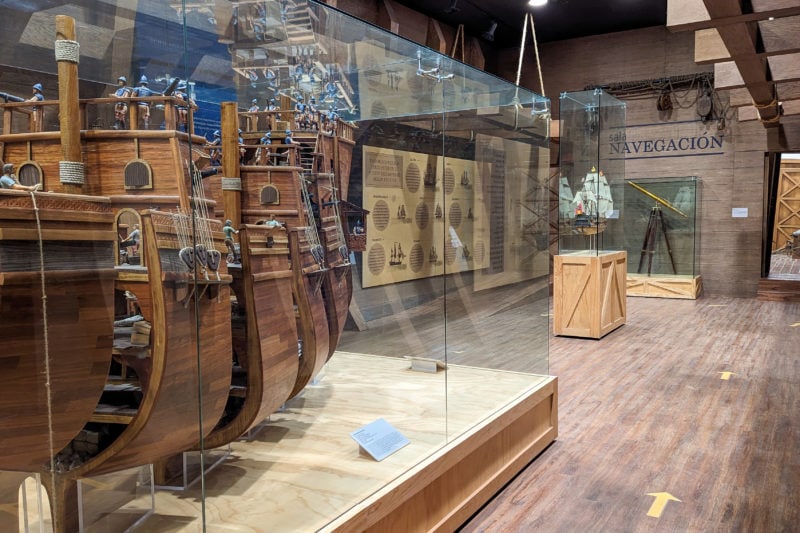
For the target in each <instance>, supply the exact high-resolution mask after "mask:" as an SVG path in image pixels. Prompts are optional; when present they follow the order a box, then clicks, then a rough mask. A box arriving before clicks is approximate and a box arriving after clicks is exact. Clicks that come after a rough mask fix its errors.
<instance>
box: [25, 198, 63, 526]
mask: <svg viewBox="0 0 800 533" xmlns="http://www.w3.org/2000/svg"><path fill="white" fill-rule="evenodd" d="M31 202H33V214H34V215H35V216H36V233H37V235H38V237H39V278H40V279H41V283H42V329H43V330H44V375H45V382H44V388H45V393H46V394H47V441H48V448H49V449H50V482H51V487H55V486H56V454H55V450H54V449H53V447H54V446H55V443H54V442H53V391H52V389H51V387H50V377H51V376H50V342H49V340H48V339H49V330H48V323H47V290H46V285H45V275H44V272H45V271H44V239H43V238H42V221H41V219H40V218H39V206H38V205H36V191H31ZM51 501H52V506H53V516H56V511H57V505H58V498H52V499H51Z"/></svg>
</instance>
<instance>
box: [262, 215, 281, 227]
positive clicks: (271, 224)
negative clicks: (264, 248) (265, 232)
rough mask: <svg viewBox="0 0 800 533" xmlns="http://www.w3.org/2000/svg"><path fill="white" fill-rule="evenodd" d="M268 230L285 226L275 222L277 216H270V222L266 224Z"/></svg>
mask: <svg viewBox="0 0 800 533" xmlns="http://www.w3.org/2000/svg"><path fill="white" fill-rule="evenodd" d="M264 225H265V226H267V227H268V228H283V227H285V224H284V223H283V222H281V221H279V220H275V215H270V216H269V220H267V221H266V222H265V223H264Z"/></svg>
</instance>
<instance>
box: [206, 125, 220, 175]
mask: <svg viewBox="0 0 800 533" xmlns="http://www.w3.org/2000/svg"><path fill="white" fill-rule="evenodd" d="M213 135H214V140H212V141H211V142H210V143H208V144H209V146H219V145H220V144H222V137H221V136H220V133H219V130H216V131H215V132H214V134H213ZM209 157H210V158H211V164H212V165H213V166H215V167H218V166H220V165H221V164H222V150H221V149H220V148H212V149H211V151H210V152H209Z"/></svg>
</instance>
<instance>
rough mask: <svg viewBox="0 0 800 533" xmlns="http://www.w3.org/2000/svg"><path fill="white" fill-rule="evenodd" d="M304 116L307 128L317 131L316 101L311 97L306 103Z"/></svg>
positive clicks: (317, 114) (317, 111)
mask: <svg viewBox="0 0 800 533" xmlns="http://www.w3.org/2000/svg"><path fill="white" fill-rule="evenodd" d="M306 116H307V117H308V121H307V122H308V127H309V128H310V129H312V130H315V131H319V109H317V101H316V99H315V98H314V97H313V96H312V97H311V100H310V101H309V103H308V109H306Z"/></svg>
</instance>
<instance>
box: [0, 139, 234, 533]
mask: <svg viewBox="0 0 800 533" xmlns="http://www.w3.org/2000/svg"><path fill="white" fill-rule="evenodd" d="M195 143H199V141H198V140H195ZM81 144H82V147H83V152H84V154H85V164H86V168H87V183H86V185H84V186H83V187H82V190H83V191H85V192H87V193H89V194H90V195H91V196H97V199H96V201H97V202H101V201H104V202H105V203H106V205H107V206H108V207H107V209H108V214H107V215H106V216H107V227H106V233H105V234H103V235H102V236H101V237H102V238H101V237H98V236H97V235H94V234H93V233H100V232H98V231H95V232H92V231H91V230H92V228H91V227H90V226H89V225H88V222H90V221H92V220H94V219H93V217H95V215H94V214H92V213H91V212H90V211H89V210H88V209H86V210H85V211H84V212H82V213H78V214H74V213H71V212H67V211H63V210H62V212H61V213H60V214H54V215H53V216H52V220H51V221H49V223H52V224H54V226H56V227H64V226H65V225H68V224H69V223H70V222H71V221H73V222H74V223H75V224H76V225H78V226H80V228H82V230H81V231H85V232H86V233H85V235H86V237H85V238H89V239H90V240H95V241H98V243H99V244H98V246H99V245H100V244H104V245H105V248H104V250H105V252H104V253H105V256H104V259H105V264H106V265H107V266H109V267H113V264H114V261H115V259H114V258H115V255H116V254H118V253H119V250H118V249H116V248H115V246H114V241H115V240H116V239H117V232H115V231H113V230H112V228H113V226H112V225H111V224H113V221H114V220H115V218H116V219H117V221H118V222H119V217H120V216H121V215H120V214H121V213H123V212H125V213H127V214H128V215H129V216H134V217H136V218H137V220H139V223H140V226H141V233H142V236H143V238H142V244H141V263H139V264H133V265H118V266H117V267H116V269H115V270H114V269H113V268H112V269H111V270H110V273H109V272H105V273H104V274H106V277H103V279H102V283H100V284H99V285H98V283H99V282H97V281H93V282H92V283H94V285H91V284H88V285H87V283H89V282H88V281H87V282H86V283H83V285H81V283H79V281H80V280H75V279H71V278H70V277H69V275H68V274H69V272H68V271H65V272H63V273H62V272H55V273H54V275H52V276H51V275H49V273H48V279H49V280H50V283H49V284H48V285H47V286H46V290H47V296H48V304H49V305H50V306H52V309H53V313H54V314H53V316H54V317H56V318H59V317H58V315H57V314H55V313H61V314H66V315H70V314H72V315H73V316H72V323H71V324H70V325H69V329H68V330H67V329H65V327H64V326H60V325H59V323H58V321H55V324H54V328H55V330H54V331H58V332H60V333H61V334H62V338H63V339H71V338H73V337H75V336H76V335H77V334H76V331H79V332H80V331H82V332H84V334H85V335H91V336H92V337H91V338H92V339H93V345H92V347H91V349H86V350H85V354H84V357H86V358H88V361H90V362H91V365H90V366H91V372H89V373H90V377H91V380H89V381H90V383H89V381H87V380H88V379H89V378H87V377H85V376H83V374H86V373H87V371H86V370H85V367H86V362H79V363H75V362H73V364H72V366H71V368H70V369H69V370H68V371H66V370H63V369H61V368H60V366H57V367H56V368H55V372H56V374H55V375H54V379H52V380H51V383H52V384H53V386H54V387H55V390H56V391H60V389H62V388H63V389H64V390H65V391H68V392H64V393H61V392H58V394H59V397H58V399H59V401H60V402H63V403H59V404H58V405H59V406H60V407H59V409H62V410H64V411H70V412H69V414H67V415H65V416H61V413H59V412H56V413H55V414H56V415H57V416H56V417H54V419H55V418H63V419H64V420H65V421H64V422H61V421H60V420H59V421H58V424H61V425H63V428H62V427H60V426H59V427H58V432H57V433H54V435H56V436H57V442H56V441H55V439H54V444H53V445H52V446H50V445H49V444H48V442H47V440H48V439H47V435H48V434H49V432H48V428H47V427H46V426H42V422H41V420H42V416H41V414H39V415H38V416H39V418H38V419H36V418H34V421H36V422H37V424H38V427H36V428H34V429H35V431H34V429H32V430H31V431H30V432H29V433H24V432H22V433H21V434H20V437H19V438H10V440H9V441H8V442H7V444H8V448H9V449H10V451H9V453H8V454H7V455H6V456H7V457H8V458H9V460H8V464H6V463H3V467H4V468H9V469H14V470H31V471H34V472H36V471H38V472H40V473H41V474H42V479H43V482H44V483H45V486H46V487H47V488H48V495H49V497H50V501H51V509H52V510H53V520H54V527H55V530H56V531H72V530H74V529H75V528H76V527H77V526H76V524H77V514H76V513H77V507H76V505H75V497H76V481H77V479H79V478H81V477H85V476H91V475H96V474H103V473H108V472H113V471H118V470H122V469H126V468H130V467H133V466H138V465H143V464H148V463H152V462H154V461H156V460H157V459H158V458H160V457H164V456H168V455H173V454H176V453H179V452H181V451H184V450H188V449H192V448H193V447H194V446H195V445H196V443H197V442H199V441H201V440H202V438H203V437H205V436H207V435H208V434H209V433H210V432H211V431H212V430H213V428H214V427H215V425H216V424H217V422H218V421H219V419H220V417H221V416H222V413H223V410H224V408H225V404H226V401H227V399H228V395H229V390H230V383H231V364H230V361H231V359H230V357H231V356H230V354H231V342H230V338H231V320H230V292H229V287H230V281H231V279H230V276H229V275H228V274H227V269H226V268H225V264H224V261H222V265H221V267H220V269H219V271H218V272H217V273H211V274H210V279H208V280H207V279H206V278H205V275H204V274H197V273H196V272H195V271H194V270H192V269H190V268H189V267H188V266H187V264H186V263H185V262H184V261H182V260H181V259H180V258H179V251H180V250H181V248H182V247H185V246H182V244H181V242H180V241H181V237H183V239H184V240H186V239H187V238H188V239H190V240H191V231H189V232H188V233H186V232H185V231H184V233H186V234H185V235H181V233H180V231H179V229H178V228H177V227H176V218H175V216H174V215H172V214H170V211H175V210H176V209H179V208H181V209H182V210H183V211H184V212H189V208H190V206H191V205H193V204H197V203H198V201H195V202H192V201H191V200H190V198H189V190H190V188H191V185H190V179H189V177H188V171H187V170H186V169H187V164H186V163H187V161H188V159H189V153H190V150H189V138H188V136H187V135H186V134H183V133H179V132H176V131H174V130H172V131H170V130H167V131H147V132H138V131H119V132H113V131H104V130H93V131H83V132H81ZM3 148H4V153H3V156H4V157H5V158H6V160H12V161H15V160H16V161H19V160H25V158H26V157H27V154H28V153H33V154H35V162H36V164H37V165H38V166H39V167H40V168H41V169H42V175H43V176H45V177H47V176H57V175H58V162H59V160H60V159H61V153H60V146H59V143H58V134H57V133H52V134H51V133H38V134H35V135H34V136H31V135H6V136H3ZM134 160H135V161H138V162H142V161H144V162H146V163H147V166H148V167H149V169H150V173H151V177H152V183H151V184H149V185H148V186H147V187H142V188H141V190H136V188H135V187H129V186H127V184H126V182H125V180H123V179H121V177H120V176H121V174H123V169H124V168H125V166H126V164H128V163H129V162H130V161H134ZM45 188H47V189H52V190H56V191H65V190H67V187H65V186H64V185H62V184H60V183H59V182H58V181H56V180H55V179H50V180H46V181H45ZM15 194H16V196H18V197H19V193H15ZM48 195H49V193H46V194H39V193H37V195H36V196H37V199H38V198H39V197H43V198H44V197H47V196H48ZM25 196H29V195H22V198H24V197H25ZM57 196H64V197H68V198H76V197H77V198H80V196H76V195H67V194H61V195H57ZM200 203H202V200H200ZM211 207H212V208H213V206H211ZM149 208H154V209H156V210H149ZM182 216H184V217H185V215H182ZM202 222H204V223H205V224H207V225H209V226H210V230H211V233H212V234H213V238H214V242H213V244H212V245H211V248H214V249H216V250H217V251H218V252H220V253H221V251H222V250H224V245H223V242H222V241H223V236H222V232H221V229H222V225H221V224H220V223H219V222H218V221H216V220H208V219H204V220H203V221H202ZM192 224H193V223H192V222H190V221H188V220H187V221H185V224H184V226H186V227H191V226H192ZM117 229H118V230H119V227H118V228H117ZM34 231H35V230H34ZM53 231H55V230H53ZM55 234H58V233H57V232H56V233H55ZM184 245H185V243H184ZM75 255H76V256H78V255H79V254H75ZM25 256H26V257H27V256H31V254H30V253H26V254H25ZM32 257H36V256H32ZM117 257H118V255H117ZM73 261H74V258H73ZM197 268H199V267H197ZM108 274H110V275H108ZM217 274H219V277H217ZM32 276H33V274H31V279H33V278H32ZM16 277H19V276H16ZM94 277H97V275H96V274H95V275H94ZM3 278H4V280H5V279H8V280H9V281H13V280H14V279H15V276H11V277H9V276H5V274H4V276H3ZM196 278H197V280H196ZM5 285H6V283H5V281H4V289H3V302H2V304H3V305H4V306H5V305H9V306H14V307H16V306H17V305H21V304H22V302H23V301H24V295H23V294H22V293H19V294H18V293H17V292H6V290H5ZM9 287H13V284H9ZM28 292H29V293H31V294H29V295H28V297H27V302H28V304H27V305H28V308H29V309H31V310H32V311H35V310H36V305H32V304H31V300H32V298H34V299H35V298H36V294H37V292H38V291H37V290H36V289H35V288H33V287H29V288H28ZM126 293H127V294H129V295H134V296H135V301H136V304H137V306H138V308H139V310H140V311H141V314H142V315H143V319H144V321H145V322H146V323H147V324H149V325H150V326H151V327H152V331H151V333H150V341H149V343H148V344H147V345H146V346H144V347H141V348H140V349H139V350H138V351H137V350H134V351H127V352H126V351H124V350H117V349H116V348H112V339H113V334H114V327H113V319H114V313H115V302H117V309H116V311H117V314H119V312H120V309H119V301H120V300H121V299H124V297H123V296H122V295H125V294H126ZM39 294H40V293H39ZM31 295H32V296H31ZM7 296H8V297H7ZM12 297H16V298H18V299H19V301H18V302H15V301H14V300H13V299H12ZM70 298H71V299H72V300H76V301H77V300H80V301H79V302H78V303H76V304H75V305H73V304H72V302H71V301H70ZM79 309H80V310H81V312H80V313H78V310H79ZM17 312H18V311H17ZM32 314H33V313H32ZM32 314H31V315H30V316H32ZM49 314H50V313H48V315H49ZM123 314H124V310H123ZM5 315H6V313H5V309H4V314H3V318H4V319H5ZM97 321H102V322H103V324H104V326H103V328H102V335H101V334H100V333H98V331H100V330H99V329H98V328H99V326H97V325H95V324H94V322H97ZM12 323H13V322H12V321H11V320H8V321H6V325H8V324H12ZM109 326H110V327H109ZM28 329H29V331H31V328H28ZM39 329H41V328H39ZM33 330H34V332H35V330H36V327H34V328H33ZM198 332H199V333H198ZM51 335H52V333H51ZM30 337H31V341H30V342H29V344H28V345H26V346H20V350H22V351H24V352H25V353H29V354H36V353H38V350H37V340H36V336H35V334H34V333H32V334H31V335H30ZM82 343H83V344H86V343H87V341H85V340H82ZM67 344H68V343H63V345H64V346H66V345H67ZM75 347H81V345H80V344H78V343H77V340H76V344H75ZM112 351H113V358H114V359H115V360H116V361H117V362H118V363H122V364H123V366H124V367H128V368H131V369H133V370H134V371H135V376H134V377H132V378H131V377H128V378H127V379H126V376H124V375H123V376H121V380H122V381H123V383H124V385H125V386H126V387H128V388H131V389H133V390H134V391H136V392H135V397H137V398H139V399H138V401H137V402H134V405H128V406H126V408H125V409H120V410H112V411H108V410H106V409H101V407H104V406H102V405H98V399H99V398H100V395H101V394H104V388H105V389H106V390H105V393H108V392H109V388H111V389H113V388H114V387H113V385H114V384H113V383H111V382H110V380H109V376H108V371H109V365H110V363H111V361H112ZM95 352H96V354H95ZM6 361H10V359H7V360H6ZM63 363H64V364H69V359H65V360H64V361H63ZM26 364H27V363H26ZM32 364H33V363H32ZM59 364H60V363H59ZM38 370H39V371H41V368H39V369H38ZM81 372H82V373H83V374H81ZM6 375H13V374H5V373H4V376H3V377H5V376H6ZM28 382H29V383H31V385H32V381H31V380H30V379H29V380H28ZM23 383H24V381H23ZM20 386H24V385H20ZM18 388H19V387H18V386H16V385H15V388H12V389H10V390H13V391H15V392H18ZM8 391H9V389H8V388H6V389H4V390H3V393H2V395H3V401H2V402H0V404H4V403H6V402H12V401H16V400H14V399H13V397H11V396H9V397H8V399H6V398H7V392H8ZM200 392H202V394H200ZM198 398H202V399H201V400H199V399H198ZM73 405H74V406H75V408H74V409H73V408H72V406H73ZM89 405H91V407H89ZM200 413H202V416H201V415H200ZM83 427H86V428H89V429H93V430H97V429H98V428H99V427H105V428H108V430H107V431H106V433H110V434H111V435H112V437H113V438H112V439H110V442H107V443H105V444H104V445H103V446H101V448H102V449H101V450H99V452H98V453H97V454H96V455H93V456H91V457H89V458H88V459H85V460H83V459H82V461H81V462H78V463H76V462H75V461H74V460H73V461H72V462H70V460H69V458H68V457H66V458H64V459H65V460H64V461H59V463H60V466H59V465H57V466H56V471H55V472H53V471H52V470H51V467H50V462H51V458H52V457H53V454H52V453H51V451H52V450H55V452H59V451H60V450H61V449H62V448H64V447H65V446H67V445H68V443H69V440H70V439H72V437H74V436H75V433H76V432H78V431H80V430H81V428H83ZM34 433H35V435H36V437H35V439H34V440H35V441H36V444H33V443H31V444H29V442H28V441H30V440H31V439H32V435H33V434H34ZM5 436H6V433H5V432H3V437H5ZM38 443H42V444H38ZM37 445H38V446H39V447H40V448H41V449H40V450H38V451H37V450H35V447H36V446H37ZM26 448H30V449H31V450H34V451H31V452H27V451H24V450H26ZM13 450H16V451H13ZM20 455H22V456H23V459H24V460H22V461H20V462H15V461H14V460H12V459H11V458H12V457H13V458H14V459H16V458H17V456H20ZM28 456H29V457H28Z"/></svg>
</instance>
